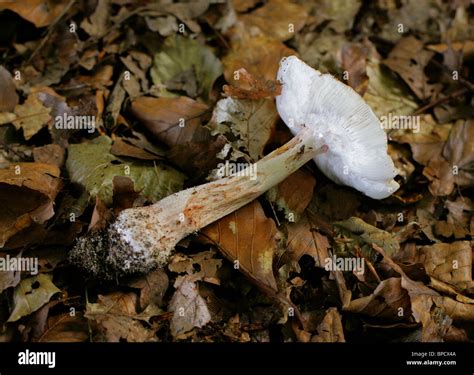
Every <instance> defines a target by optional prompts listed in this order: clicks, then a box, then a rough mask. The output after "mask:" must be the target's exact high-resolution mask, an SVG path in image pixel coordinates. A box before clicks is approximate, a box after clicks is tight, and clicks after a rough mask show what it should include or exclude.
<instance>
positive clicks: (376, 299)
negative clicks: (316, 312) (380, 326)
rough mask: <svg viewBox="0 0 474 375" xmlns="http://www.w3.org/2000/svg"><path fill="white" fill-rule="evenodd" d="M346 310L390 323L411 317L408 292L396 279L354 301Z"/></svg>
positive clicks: (386, 281) (393, 278) (383, 282)
mask: <svg viewBox="0 0 474 375" xmlns="http://www.w3.org/2000/svg"><path fill="white" fill-rule="evenodd" d="M346 309H347V310H348V311H352V312H355V313H360V314H365V315H368V316H371V317H374V318H382V319H385V320H389V321H399V320H405V319H406V318H407V317H409V316H410V315H411V311H410V298H409V297H408V292H407V291H406V290H405V289H403V288H402V285H401V279H400V278H395V277H392V278H389V279H386V280H383V281H382V282H381V283H380V284H379V285H378V286H377V288H376V289H375V290H374V292H373V293H372V294H371V295H369V296H367V297H362V298H358V299H355V300H352V301H351V303H350V304H349V306H348V307H347V308H346Z"/></svg>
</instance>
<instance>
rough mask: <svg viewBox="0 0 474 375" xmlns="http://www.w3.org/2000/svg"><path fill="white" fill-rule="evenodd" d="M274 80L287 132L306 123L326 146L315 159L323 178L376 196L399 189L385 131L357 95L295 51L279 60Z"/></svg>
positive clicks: (381, 196) (296, 131) (293, 131)
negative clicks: (297, 55)
mask: <svg viewBox="0 0 474 375" xmlns="http://www.w3.org/2000/svg"><path fill="white" fill-rule="evenodd" d="M277 79H278V80H279V81H280V82H281V83H282V85H283V86H282V92H281V95H279V96H277V98H276V103H277V109H278V113H279V114H280V116H281V118H282V119H283V121H284V122H285V123H286V125H287V126H288V127H289V128H290V130H291V132H292V133H293V134H296V133H298V131H299V130H301V127H302V126H303V125H305V126H307V127H310V128H312V129H314V136H315V137H320V138H323V139H324V143H325V144H326V145H327V146H328V148H329V150H328V151H327V152H326V153H324V154H319V155H317V156H316V157H315V158H314V161H315V162H316V164H317V165H318V167H319V169H320V170H321V171H322V172H323V173H324V174H325V175H326V176H327V177H329V178H330V179H331V180H333V181H334V182H336V183H338V184H341V185H348V186H352V187H353V188H355V189H357V190H359V191H360V192H362V193H364V194H365V195H367V196H369V197H371V198H374V199H382V198H386V197H388V196H390V195H391V194H392V193H393V192H394V191H396V190H397V189H398V188H399V185H398V183H397V182H395V181H394V180H393V178H394V177H395V176H396V174H397V169H396V168H395V167H394V165H393V161H392V159H391V158H390V156H389V155H388V154H387V136H386V134H385V131H384V130H383V129H382V126H381V124H380V122H379V120H378V118H377V116H376V115H375V114H374V112H373V111H372V109H371V108H370V107H369V106H368V104H367V103H365V101H364V100H363V99H362V97H361V96H360V95H359V94H357V93H356V92H355V91H354V90H352V88H350V87H349V86H347V85H345V84H343V83H342V82H339V81H338V80H337V79H335V78H334V77H333V76H331V75H330V74H322V73H321V72H319V71H317V70H315V69H313V68H311V67H310V66H308V65H307V64H305V63H304V62H303V61H301V60H300V59H299V58H297V57H296V56H290V57H286V58H283V59H282V60H281V62H280V69H279V70H278V76H277Z"/></svg>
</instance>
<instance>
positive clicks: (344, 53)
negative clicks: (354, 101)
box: [339, 43, 369, 96]
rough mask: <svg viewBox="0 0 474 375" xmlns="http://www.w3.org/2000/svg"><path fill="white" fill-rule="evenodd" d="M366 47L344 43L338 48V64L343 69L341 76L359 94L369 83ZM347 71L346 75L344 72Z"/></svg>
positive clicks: (362, 92) (365, 89) (361, 93)
mask: <svg viewBox="0 0 474 375" xmlns="http://www.w3.org/2000/svg"><path fill="white" fill-rule="evenodd" d="M368 54H369V51H368V48H367V47H365V46H363V45H361V44H356V43H351V44H345V45H344V46H342V48H341V50H340V57H339V59H340V65H341V67H342V69H343V70H344V73H343V78H347V83H348V85H349V86H351V87H352V88H353V89H354V90H355V91H357V92H358V93H359V95H361V96H363V95H364V94H365V92H366V91H367V87H368V85H369V77H368V76H367V57H368ZM346 72H347V76H345V73H346Z"/></svg>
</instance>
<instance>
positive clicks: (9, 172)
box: [0, 163, 61, 247]
mask: <svg viewBox="0 0 474 375" xmlns="http://www.w3.org/2000/svg"><path fill="white" fill-rule="evenodd" d="M59 175H60V171H59V168H58V167H56V166H54V165H50V164H41V163H18V164H16V165H10V167H9V168H7V169H0V184H1V186H2V188H1V189H0V202H1V206H2V207H3V209H2V210H1V211H0V228H2V230H1V232H0V247H3V246H4V245H5V243H6V242H7V240H8V239H10V238H11V237H12V236H14V235H15V234H16V233H18V232H20V231H21V230H23V229H25V228H28V227H29V226H30V225H32V224H33V223H37V224H43V223H44V222H46V221H47V220H48V219H50V218H51V217H52V216H53V215H54V209H53V205H54V200H55V198H56V195H57V194H58V192H59V189H60V187H61V180H60V179H59Z"/></svg>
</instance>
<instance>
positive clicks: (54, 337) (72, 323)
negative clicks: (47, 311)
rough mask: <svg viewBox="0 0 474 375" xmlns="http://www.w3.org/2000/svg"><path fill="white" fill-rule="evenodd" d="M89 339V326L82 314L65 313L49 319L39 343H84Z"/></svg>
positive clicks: (38, 339) (38, 340)
mask: <svg viewBox="0 0 474 375" xmlns="http://www.w3.org/2000/svg"><path fill="white" fill-rule="evenodd" d="M88 338H89V326H88V324H87V320H86V319H84V317H83V315H82V313H81V312H77V313H75V314H74V315H71V314H70V313H63V314H60V315H55V316H51V317H49V318H48V321H47V324H46V326H45V329H44V332H43V333H42V334H41V335H40V336H39V337H38V338H37V339H36V340H35V341H37V342H84V341H87V340H88Z"/></svg>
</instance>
